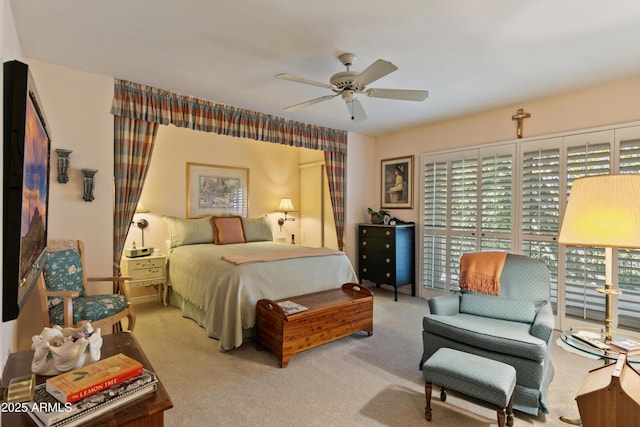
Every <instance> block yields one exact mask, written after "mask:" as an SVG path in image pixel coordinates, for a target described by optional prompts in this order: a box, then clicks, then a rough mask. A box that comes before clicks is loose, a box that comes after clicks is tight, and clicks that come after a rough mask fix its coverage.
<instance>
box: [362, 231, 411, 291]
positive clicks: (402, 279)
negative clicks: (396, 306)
mask: <svg viewBox="0 0 640 427" xmlns="http://www.w3.org/2000/svg"><path fill="white" fill-rule="evenodd" d="M358 273H359V274H358V275H359V278H360V282H361V283H362V281H363V280H369V281H371V282H373V283H375V284H376V286H380V285H391V286H393V290H394V297H395V300H396V301H397V300H398V287H399V286H405V285H409V284H410V285H411V295H412V296H416V280H415V225H414V224H402V225H383V224H359V225H358Z"/></svg>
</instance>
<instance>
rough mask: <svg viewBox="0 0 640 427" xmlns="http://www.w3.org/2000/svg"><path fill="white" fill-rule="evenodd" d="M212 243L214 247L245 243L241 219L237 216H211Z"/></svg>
mask: <svg viewBox="0 0 640 427" xmlns="http://www.w3.org/2000/svg"><path fill="white" fill-rule="evenodd" d="M211 225H213V239H214V240H213V241H214V242H215V244H216V245H227V244H229V243H246V242H247V240H246V239H245V237H244V229H243V228H242V218H241V217H239V216H212V217H211Z"/></svg>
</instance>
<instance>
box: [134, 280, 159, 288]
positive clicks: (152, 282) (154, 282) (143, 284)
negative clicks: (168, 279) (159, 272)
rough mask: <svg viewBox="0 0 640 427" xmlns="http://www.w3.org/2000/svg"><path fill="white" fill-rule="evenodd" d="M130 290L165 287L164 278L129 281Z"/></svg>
mask: <svg viewBox="0 0 640 427" xmlns="http://www.w3.org/2000/svg"><path fill="white" fill-rule="evenodd" d="M127 285H128V286H129V288H146V287H147V286H154V285H164V278H160V279H159V278H155V279H149V280H133V281H127Z"/></svg>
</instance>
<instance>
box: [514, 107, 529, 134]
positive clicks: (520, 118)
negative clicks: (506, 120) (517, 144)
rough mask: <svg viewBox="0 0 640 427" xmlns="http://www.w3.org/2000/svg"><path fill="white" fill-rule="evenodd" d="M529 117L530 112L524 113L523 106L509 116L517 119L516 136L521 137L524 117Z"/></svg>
mask: <svg viewBox="0 0 640 427" xmlns="http://www.w3.org/2000/svg"><path fill="white" fill-rule="evenodd" d="M529 117H531V113H525V112H524V108H520V109H518V113H517V114H516V115H515V116H511V120H517V121H518V133H517V135H518V138H522V131H523V128H524V119H528V118H529Z"/></svg>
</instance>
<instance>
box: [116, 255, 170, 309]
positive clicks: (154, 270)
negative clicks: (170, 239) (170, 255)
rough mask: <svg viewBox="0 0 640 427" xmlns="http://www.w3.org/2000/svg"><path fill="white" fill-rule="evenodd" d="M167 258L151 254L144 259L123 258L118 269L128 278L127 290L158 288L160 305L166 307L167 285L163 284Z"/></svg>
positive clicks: (126, 282)
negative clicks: (160, 299)
mask: <svg viewBox="0 0 640 427" xmlns="http://www.w3.org/2000/svg"><path fill="white" fill-rule="evenodd" d="M166 264H167V256H166V255H165V254H163V253H153V254H151V255H147V256H144V257H137V258H129V257H127V256H123V257H122V259H121V261H120V269H121V271H122V275H123V276H130V277H131V280H126V281H125V286H128V289H129V290H130V289H131V288H139V287H147V286H158V292H159V293H160V297H161V298H162V303H163V304H164V305H165V306H166V305H167V285H166V283H165V280H166V279H165V272H166Z"/></svg>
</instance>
